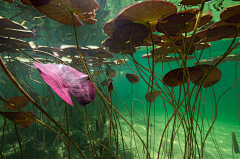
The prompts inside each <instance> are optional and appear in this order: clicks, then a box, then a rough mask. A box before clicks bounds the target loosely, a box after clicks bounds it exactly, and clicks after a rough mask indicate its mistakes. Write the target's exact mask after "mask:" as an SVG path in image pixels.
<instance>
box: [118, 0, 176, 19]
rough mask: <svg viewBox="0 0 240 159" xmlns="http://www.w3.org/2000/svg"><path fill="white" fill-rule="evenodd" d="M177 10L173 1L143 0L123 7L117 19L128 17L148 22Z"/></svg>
mask: <svg viewBox="0 0 240 159" xmlns="http://www.w3.org/2000/svg"><path fill="white" fill-rule="evenodd" d="M176 12H177V7H176V6H175V5H174V4H173V3H170V2H166V1H160V0H155V1H143V2H139V3H135V4H132V5H129V6H127V7H125V8H122V9H121V10H120V11H119V12H118V14H117V16H116V18H115V19H116V20H118V19H128V20H131V21H132V22H134V23H148V22H151V21H155V20H158V19H162V18H164V17H167V16H169V15H171V14H174V13H176Z"/></svg>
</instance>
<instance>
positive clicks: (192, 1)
mask: <svg viewBox="0 0 240 159" xmlns="http://www.w3.org/2000/svg"><path fill="white" fill-rule="evenodd" d="M208 1H212V0H206V1H205V2H208ZM201 3H202V0H182V1H181V2H180V4H183V5H197V4H201Z"/></svg>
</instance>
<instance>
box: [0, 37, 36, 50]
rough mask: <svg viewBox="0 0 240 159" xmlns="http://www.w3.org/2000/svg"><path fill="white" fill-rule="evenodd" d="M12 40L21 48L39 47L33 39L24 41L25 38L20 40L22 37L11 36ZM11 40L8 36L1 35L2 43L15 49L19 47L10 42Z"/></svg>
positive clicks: (0, 40) (0, 41)
mask: <svg viewBox="0 0 240 159" xmlns="http://www.w3.org/2000/svg"><path fill="white" fill-rule="evenodd" d="M10 40H11V41H12V42H13V43H14V44H15V45H16V46H17V47H19V48H26V49H34V48H36V47H37V46H36V45H35V43H34V42H33V41H30V42H26V41H23V40H20V39H15V38H10ZM10 40H9V38H8V37H2V36H0V44H2V45H6V46H9V47H11V48H14V49H17V47H16V46H15V45H13V44H12V43H11V42H10Z"/></svg>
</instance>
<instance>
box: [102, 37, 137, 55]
mask: <svg viewBox="0 0 240 159" xmlns="http://www.w3.org/2000/svg"><path fill="white" fill-rule="evenodd" d="M102 46H103V47H108V50H109V51H110V52H113V53H120V52H121V51H124V50H132V49H133V48H134V47H133V46H132V45H131V44H130V42H122V41H121V40H116V39H113V38H112V37H108V38H107V39H105V40H104V41H103V42H102Z"/></svg>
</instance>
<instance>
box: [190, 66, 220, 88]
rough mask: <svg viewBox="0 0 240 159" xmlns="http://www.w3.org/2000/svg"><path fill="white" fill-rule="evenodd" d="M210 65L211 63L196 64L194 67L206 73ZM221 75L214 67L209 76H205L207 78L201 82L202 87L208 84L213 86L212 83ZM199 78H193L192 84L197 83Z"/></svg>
mask: <svg viewBox="0 0 240 159" xmlns="http://www.w3.org/2000/svg"><path fill="white" fill-rule="evenodd" d="M211 67H212V65H201V66H200V65H198V66H197V67H196V69H201V70H202V71H203V72H204V74H206V73H207V72H208V71H209V69H210V68H211ZM221 77H222V72H221V71H220V70H219V69H218V68H215V69H214V70H213V71H212V72H211V73H210V74H209V76H208V77H207V79H206V80H205V81H204V82H203V87H204V88H207V87H210V86H213V85H214V84H216V83H217V82H218V81H219V80H220V79H221ZM200 80H201V78H200V79H197V80H193V81H192V82H193V83H194V84H197V85H199V84H200V83H199V81H200Z"/></svg>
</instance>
